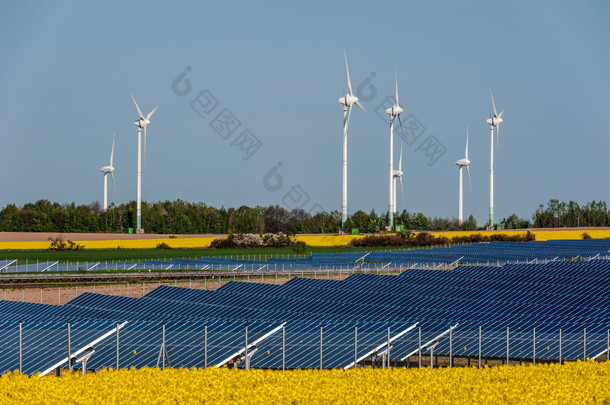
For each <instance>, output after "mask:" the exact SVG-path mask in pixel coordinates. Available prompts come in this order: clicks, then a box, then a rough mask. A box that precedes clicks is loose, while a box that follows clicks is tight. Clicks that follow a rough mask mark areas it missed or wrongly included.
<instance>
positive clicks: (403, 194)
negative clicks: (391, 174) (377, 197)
mask: <svg viewBox="0 0 610 405" xmlns="http://www.w3.org/2000/svg"><path fill="white" fill-rule="evenodd" d="M400 192H401V193H402V206H403V207H405V206H406V205H407V204H406V203H405V189H404V188H403V187H402V176H400Z"/></svg>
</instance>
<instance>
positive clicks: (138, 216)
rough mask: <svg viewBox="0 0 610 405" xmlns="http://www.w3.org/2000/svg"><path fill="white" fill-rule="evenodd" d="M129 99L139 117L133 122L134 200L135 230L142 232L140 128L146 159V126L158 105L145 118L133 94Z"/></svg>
mask: <svg viewBox="0 0 610 405" xmlns="http://www.w3.org/2000/svg"><path fill="white" fill-rule="evenodd" d="M131 99H132V100H133V103H134V104H135V105H136V108H137V109H138V115H139V117H140V118H139V119H138V120H137V121H135V122H134V123H133V124H134V125H135V126H136V127H138V192H137V200H136V232H137V233H143V232H144V231H143V230H142V167H141V166H142V158H141V149H142V129H144V160H146V127H147V126H148V124H150V117H152V115H153V114H154V113H155V111H157V108H159V106H156V107H155V108H154V109H153V110H152V111H151V112H149V113H148V115H147V116H146V118H145V117H144V114H142V111H140V107H139V106H138V103H136V99H135V98H133V94H132V95H131Z"/></svg>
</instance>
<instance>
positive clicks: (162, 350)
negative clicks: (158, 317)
mask: <svg viewBox="0 0 610 405" xmlns="http://www.w3.org/2000/svg"><path fill="white" fill-rule="evenodd" d="M162 331H163V338H162V343H161V345H162V347H161V370H165V352H166V349H165V324H163V329H162Z"/></svg>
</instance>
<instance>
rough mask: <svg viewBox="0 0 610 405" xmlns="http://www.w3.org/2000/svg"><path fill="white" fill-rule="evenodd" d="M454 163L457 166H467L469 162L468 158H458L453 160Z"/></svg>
mask: <svg viewBox="0 0 610 405" xmlns="http://www.w3.org/2000/svg"><path fill="white" fill-rule="evenodd" d="M455 164H456V165H458V166H468V165H469V164H470V160H468V159H465V158H464V159H460V160H458V161H456V162H455Z"/></svg>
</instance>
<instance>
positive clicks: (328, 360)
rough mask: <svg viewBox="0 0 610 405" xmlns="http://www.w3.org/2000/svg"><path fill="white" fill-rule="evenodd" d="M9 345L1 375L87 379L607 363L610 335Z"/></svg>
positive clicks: (419, 330)
mask: <svg viewBox="0 0 610 405" xmlns="http://www.w3.org/2000/svg"><path fill="white" fill-rule="evenodd" d="M364 326H366V325H364ZM399 331H400V332H399ZM397 332H399V333H397ZM0 344H1V346H2V351H1V352H0V372H5V371H11V370H19V371H20V372H21V373H26V374H29V375H34V374H36V373H41V375H46V374H51V373H58V374H60V372H61V370H62V369H63V370H70V371H72V370H80V371H81V372H82V373H83V374H84V373H86V372H87V370H95V369H100V368H104V367H112V368H115V369H119V368H130V367H136V368H141V367H159V368H162V369H163V368H165V367H212V366H213V367H221V366H228V367H239V368H243V369H250V368H266V369H278V370H286V369H295V368H310V369H314V368H319V369H331V368H343V369H348V368H354V367H363V366H371V367H381V368H387V367H432V368H436V367H459V366H476V367H479V368H480V367H484V366H485V365H500V364H521V363H524V362H525V363H529V364H532V365H535V364H538V363H550V362H553V363H563V362H565V361H575V360H587V359H591V360H596V361H608V355H607V354H608V352H609V348H610V331H605V332H604V333H600V332H597V333H587V331H586V329H584V330H583V331H582V332H581V333H575V332H570V333H565V332H562V330H558V331H557V332H555V333H549V332H546V333H537V332H536V329H535V328H534V329H532V330H528V331H525V330H514V331H511V328H506V330H494V331H486V330H485V329H484V328H483V327H478V328H476V327H474V328H469V329H462V330H461V331H460V328H459V327H458V328H453V327H450V328H449V329H447V330H440V329H430V330H427V329H426V328H425V327H421V326H419V327H415V325H411V326H409V325H402V326H396V325H393V326H392V327H391V328H390V327H388V328H387V330H386V329H385V328H384V327H375V328H374V329H371V328H368V329H367V328H365V327H363V326H360V325H357V326H354V325H343V326H337V325H330V324H328V325H320V326H318V325H308V326H307V327H303V325H302V324H301V325H297V326H294V325H291V324H277V323H275V324H271V323H264V322H261V323H260V324H257V323H253V324H250V325H245V324H243V323H241V324H240V323H233V324H228V325H227V324H226V323H223V324H218V323H212V324H210V325H208V324H207V323H205V322H194V323H193V322H191V323H185V322H177V323H167V324H165V323H159V322H153V321H132V322H122V323H117V322H114V321H94V322H84V321H75V322H72V323H70V322H67V323H59V322H51V321H45V322H42V321H38V322H4V323H3V324H0ZM469 347H470V348H471V350H469ZM551 347H553V349H552V350H551V349H550V348H551ZM462 349H464V350H462Z"/></svg>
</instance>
